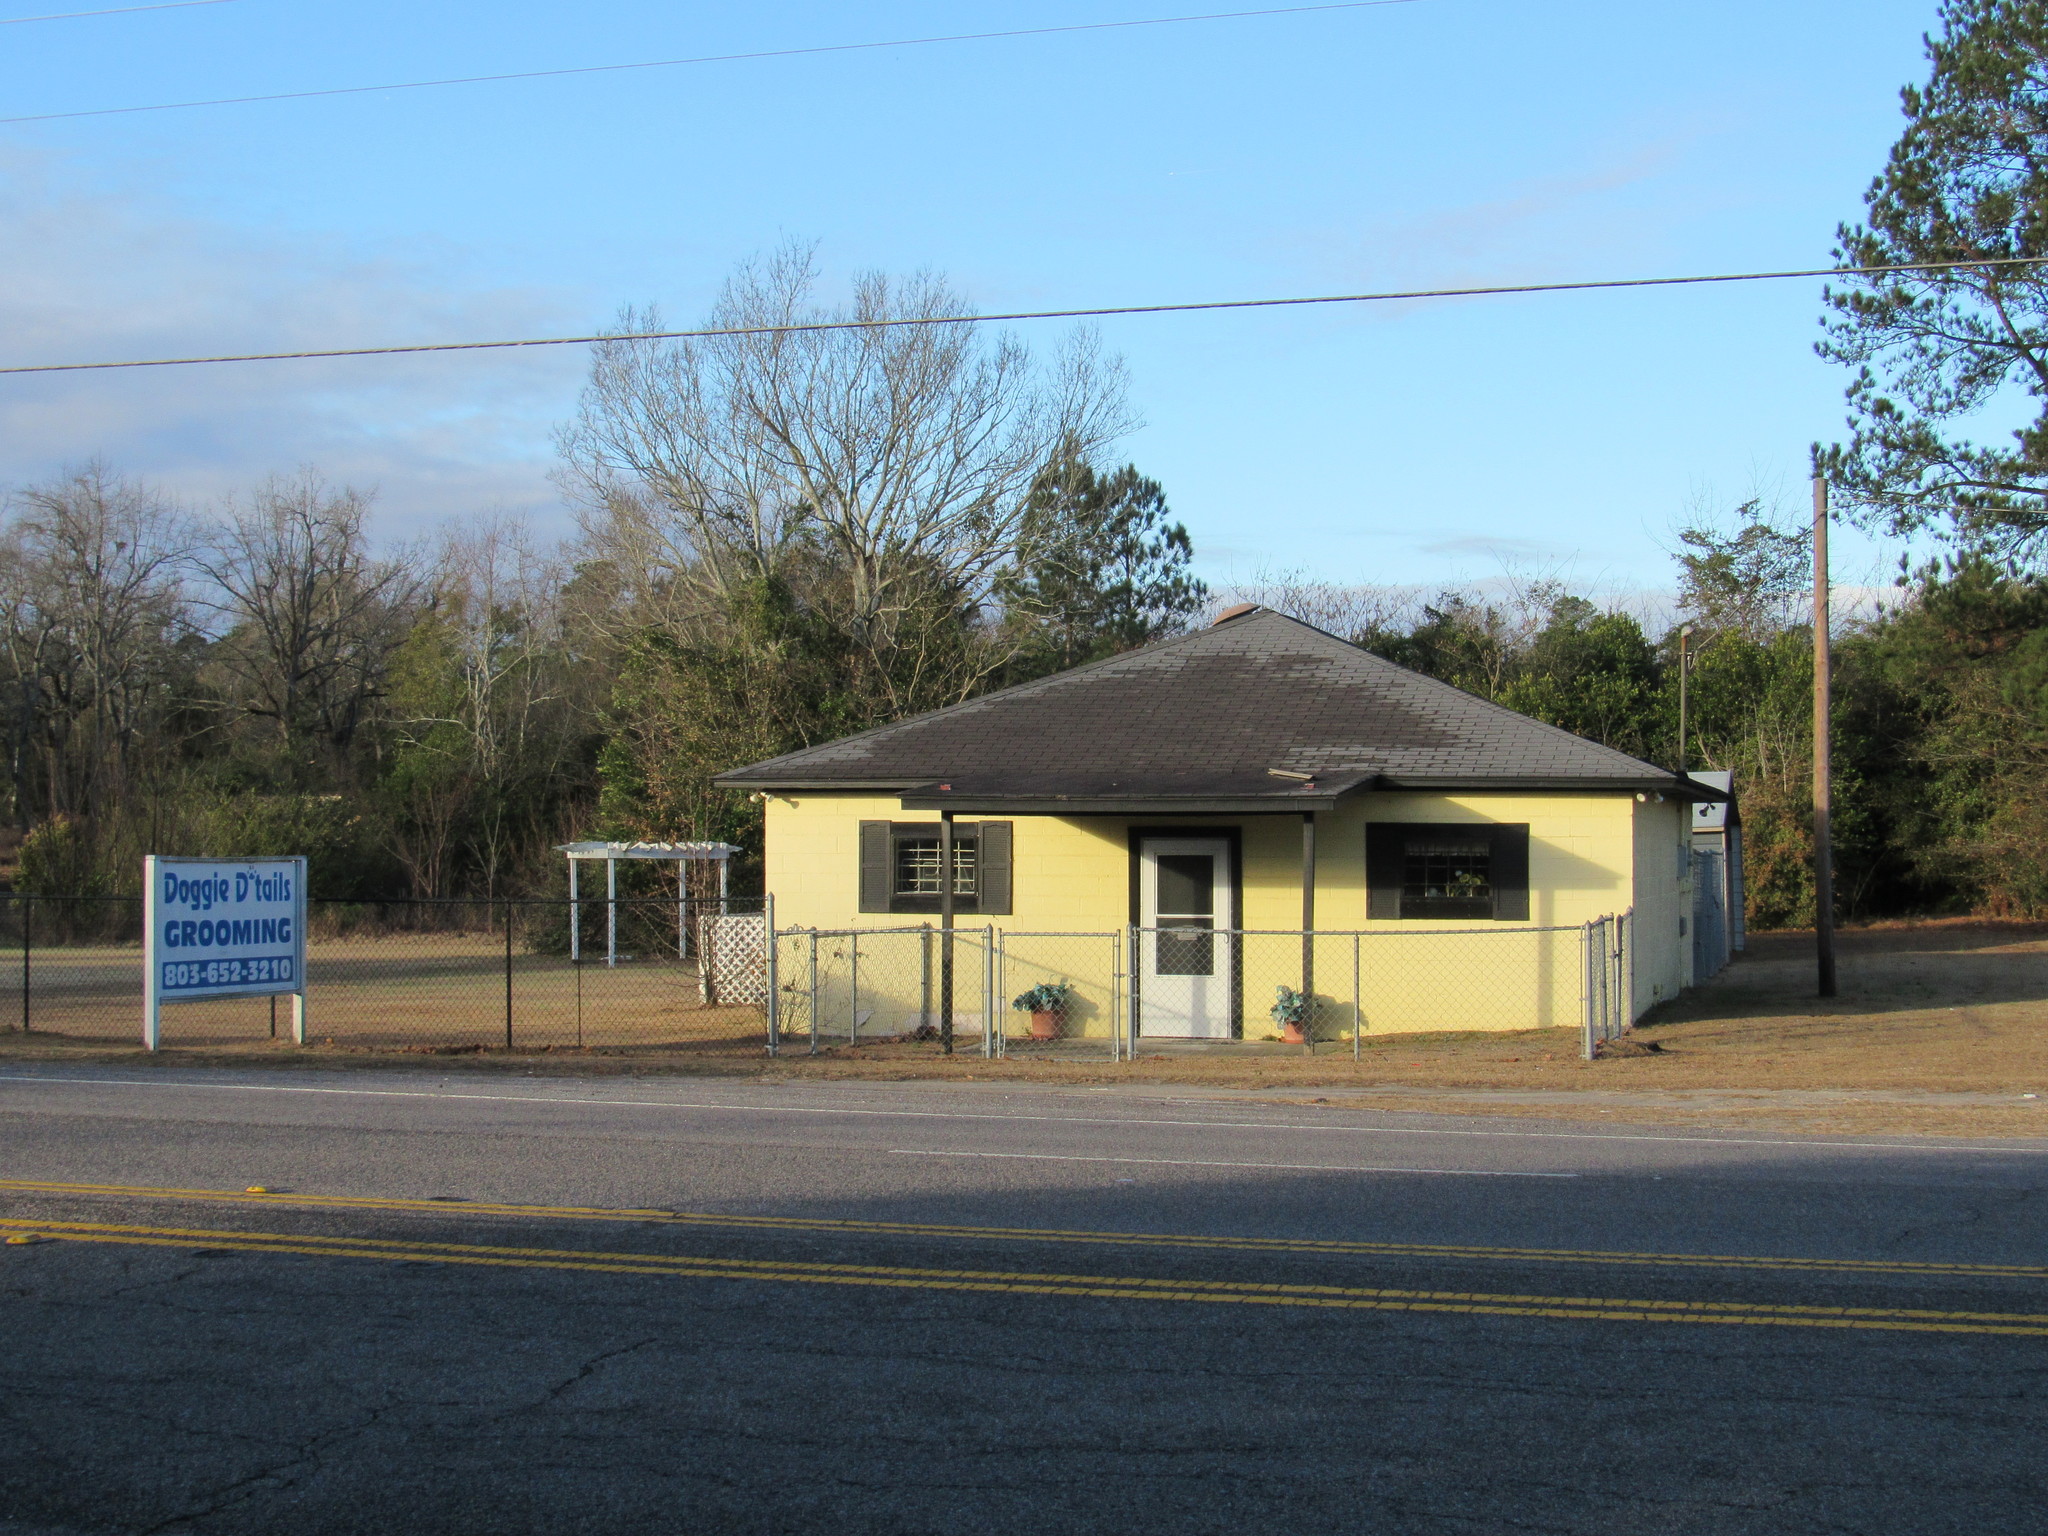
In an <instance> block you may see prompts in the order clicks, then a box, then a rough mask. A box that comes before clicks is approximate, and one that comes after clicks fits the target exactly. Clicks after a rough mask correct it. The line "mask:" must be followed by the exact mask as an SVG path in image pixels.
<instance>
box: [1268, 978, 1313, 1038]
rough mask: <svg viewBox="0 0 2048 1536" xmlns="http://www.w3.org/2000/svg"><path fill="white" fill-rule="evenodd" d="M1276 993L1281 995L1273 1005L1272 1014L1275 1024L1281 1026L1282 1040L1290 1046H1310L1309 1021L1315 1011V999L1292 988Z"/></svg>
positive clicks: (1282, 989) (1283, 988)
mask: <svg viewBox="0 0 2048 1536" xmlns="http://www.w3.org/2000/svg"><path fill="white" fill-rule="evenodd" d="M1276 991H1277V992H1278V994H1279V995H1278V999H1277V1000H1276V1001H1275V1002H1274V1004H1273V1008H1272V1014H1273V1022H1274V1023H1276V1024H1278V1025H1279V1026H1280V1038H1281V1039H1282V1040H1283V1041H1285V1042H1286V1043H1287V1044H1289V1045H1306V1044H1308V1020H1309V1015H1310V1014H1311V1013H1312V1012H1314V1011H1315V1006H1316V1001H1315V999H1314V998H1312V997H1310V996H1309V995H1308V994H1307V993H1306V992H1297V991H1295V990H1294V988H1292V987H1280V988H1277V989H1276Z"/></svg>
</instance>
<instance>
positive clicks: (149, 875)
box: [142, 854, 306, 1051]
mask: <svg viewBox="0 0 2048 1536" xmlns="http://www.w3.org/2000/svg"><path fill="white" fill-rule="evenodd" d="M142 880H143V886H142V889H143V898H142V914H143V929H142V933H143V938H142V996H143V1005H142V1043H143V1044H144V1045H146V1046H148V1047H149V1049H151V1050H152V1051H153V1050H155V1049H156V1048H157V1041H158V1039H159V1037H160V1035H161V1034H162V1027H161V1026H162V1019H163V1005H164V1004H165V1003H183V1002H194V1001H197V1000H199V999H202V998H214V997H276V996H278V995H280V994H284V993H289V994H291V997H292V1000H293V1001H292V1039H293V1040H294V1041H296V1042H297V1043H298V1044H300V1045H304V1044H305V1043H306V861H305V860H304V859H176V858H162V857H159V856H158V855H156V854H151V855H150V856H149V857H148V858H146V859H144V860H143V861H142Z"/></svg>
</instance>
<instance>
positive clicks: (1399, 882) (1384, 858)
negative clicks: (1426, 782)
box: [1365, 822, 1529, 922]
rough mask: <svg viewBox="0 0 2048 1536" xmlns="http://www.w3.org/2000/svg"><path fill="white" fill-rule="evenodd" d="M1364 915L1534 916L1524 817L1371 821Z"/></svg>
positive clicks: (1441, 918) (1440, 917) (1421, 917)
mask: <svg viewBox="0 0 2048 1536" xmlns="http://www.w3.org/2000/svg"><path fill="white" fill-rule="evenodd" d="M1365 884H1366V906H1365V915H1366V916H1367V917H1369V918H1380V919H1385V918H1408V919H1412V920H1418V921H1427V920H1434V921H1438V922H1442V921H1464V922H1472V921H1479V922H1526V921H1528V918H1529V828H1528V826H1527V824H1526V823H1521V822H1477V823H1465V822H1372V823H1369V824H1368V825H1367V827H1366V829H1365Z"/></svg>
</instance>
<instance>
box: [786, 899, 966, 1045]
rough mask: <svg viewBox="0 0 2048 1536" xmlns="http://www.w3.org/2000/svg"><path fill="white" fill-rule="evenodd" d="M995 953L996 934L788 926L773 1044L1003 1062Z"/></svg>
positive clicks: (922, 928) (921, 928) (928, 928)
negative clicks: (986, 1058) (997, 1056)
mask: <svg viewBox="0 0 2048 1536" xmlns="http://www.w3.org/2000/svg"><path fill="white" fill-rule="evenodd" d="M995 954H996V933H995V930H994V929H992V928H955V929H953V930H952V932H951V934H950V935H948V934H947V933H946V932H945V931H944V930H942V929H939V928H936V927H933V926H931V925H929V924H926V925H922V926H919V927H915V928H849V929H833V930H816V929H808V928H794V929H784V930H782V931H780V932H778V933H777V934H776V935H775V999H776V1006H775V1010H774V1013H775V1016H774V1021H773V1033H772V1035H771V1045H772V1047H773V1048H777V1049H790V1048H795V1049H798V1050H805V1051H809V1052H811V1053H814V1054H815V1053H816V1052H818V1051H820V1050H822V1049H825V1048H827V1047H839V1046H850V1047H874V1048H877V1049H883V1048H900V1049H898V1050H897V1051H896V1053H897V1054H901V1053H902V1050H909V1051H912V1052H913V1053H916V1054H925V1053H932V1052H936V1053H938V1054H940V1055H962V1054H966V1055H975V1056H993V1055H995V1054H996V1053H997V1052H998V1051H999V1050H1000V1049H1001V1033H1000V1030H1001V1025H1000V1020H998V1019H996V1017H995V1013H996V1008H997V1001H998V1000H997V998H996V993H995V987H996V979H995V970H994V960H995ZM992 1026H993V1027H992Z"/></svg>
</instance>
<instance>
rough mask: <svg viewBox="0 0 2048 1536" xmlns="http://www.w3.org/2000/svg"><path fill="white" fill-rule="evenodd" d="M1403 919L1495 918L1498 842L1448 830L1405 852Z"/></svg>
mask: <svg viewBox="0 0 2048 1536" xmlns="http://www.w3.org/2000/svg"><path fill="white" fill-rule="evenodd" d="M1401 915H1402V916H1403V917H1484V918H1490V917H1492V916H1493V838H1492V837H1491V836H1490V835H1489V834H1488V833H1486V832H1485V831H1484V830H1482V831H1480V832H1479V833H1478V834H1477V835H1474V834H1473V833H1470V832H1461V831H1458V830H1457V829H1456V828H1445V829H1444V831H1443V832H1437V833H1423V834H1420V835H1417V834H1415V833H1410V834H1409V835H1408V837H1407V838H1406V839H1405V840H1404V841H1403V844H1402V848H1401Z"/></svg>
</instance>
